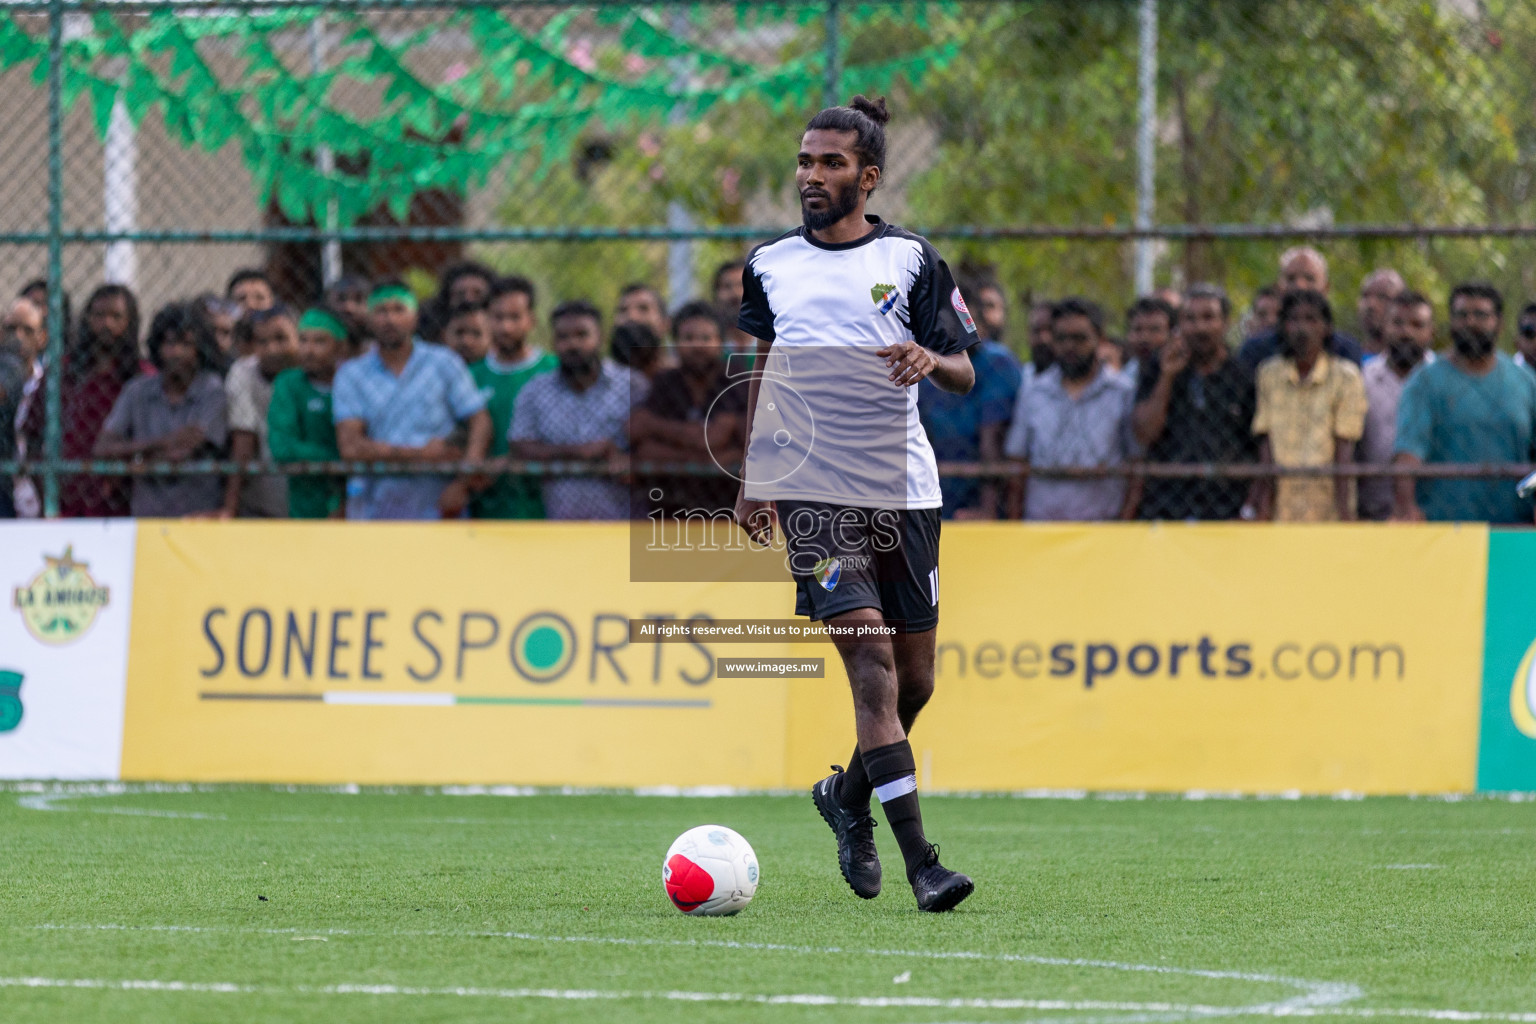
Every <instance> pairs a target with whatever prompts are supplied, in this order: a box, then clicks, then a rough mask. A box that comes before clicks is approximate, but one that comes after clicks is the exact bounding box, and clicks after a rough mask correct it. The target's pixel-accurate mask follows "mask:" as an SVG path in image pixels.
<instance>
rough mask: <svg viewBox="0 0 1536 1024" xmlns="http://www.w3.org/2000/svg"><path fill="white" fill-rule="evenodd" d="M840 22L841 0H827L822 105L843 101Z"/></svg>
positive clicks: (837, 103) (833, 104)
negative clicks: (825, 72)
mask: <svg viewBox="0 0 1536 1024" xmlns="http://www.w3.org/2000/svg"><path fill="white" fill-rule="evenodd" d="M841 22H842V2H841V0H827V42H826V46H827V81H826V85H825V87H824V92H823V96H822V100H823V102H822V105H823V106H827V107H835V106H837V105H839V104H840V103H842V102H843V101H842V98H841V97H842V93H843V57H842V47H843V41H842V24H841Z"/></svg>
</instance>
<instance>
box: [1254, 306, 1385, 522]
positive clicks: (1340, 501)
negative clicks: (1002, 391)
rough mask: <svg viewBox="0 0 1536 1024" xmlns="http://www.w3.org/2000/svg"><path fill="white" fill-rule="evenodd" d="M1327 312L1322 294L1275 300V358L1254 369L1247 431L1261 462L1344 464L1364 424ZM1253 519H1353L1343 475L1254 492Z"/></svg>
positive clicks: (1356, 384)
mask: <svg viewBox="0 0 1536 1024" xmlns="http://www.w3.org/2000/svg"><path fill="white" fill-rule="evenodd" d="M1332 333H1333V310H1332V309H1331V308H1330V307H1329V305H1328V300H1327V298H1325V297H1324V296H1323V294H1322V293H1321V292H1314V291H1291V292H1287V293H1286V294H1285V297H1284V298H1283V299H1282V300H1281V302H1280V341H1281V349H1280V354H1279V355H1277V356H1273V357H1271V358H1269V359H1267V360H1265V361H1264V362H1263V363H1262V364H1261V365H1260V366H1259V372H1258V381H1257V390H1258V408H1257V411H1256V412H1255V413H1254V417H1253V433H1254V435H1255V436H1257V437H1258V439H1259V461H1260V462H1263V463H1265V464H1268V465H1274V466H1327V465H1329V464H1331V463H1350V462H1353V461H1354V458H1355V442H1357V441H1359V440H1360V434H1361V432H1362V431H1363V429H1364V427H1365V409H1366V400H1365V384H1364V382H1363V380H1362V379H1361V376H1360V369H1359V367H1357V366H1355V364H1354V363H1352V362H1350V361H1349V360H1347V359H1340V358H1338V357H1337V356H1332V355H1329V354H1328V352H1327V351H1326V350H1325V349H1326V344H1327V341H1328V337H1329V335H1331V334H1332ZM1254 504H1255V506H1256V508H1255V510H1256V512H1257V513H1258V515H1257V518H1259V519H1271V518H1273V519H1274V520H1276V521H1277V522H1292V523H1319V522H1331V521H1336V520H1349V519H1354V518H1355V484H1354V480H1352V479H1350V478H1348V477H1342V476H1341V477H1335V478H1332V479H1330V478H1328V477H1288V478H1283V479H1280V480H1278V481H1277V480H1275V479H1273V478H1271V479H1269V480H1264V481H1261V482H1260V484H1259V486H1257V487H1256V488H1255V501H1254Z"/></svg>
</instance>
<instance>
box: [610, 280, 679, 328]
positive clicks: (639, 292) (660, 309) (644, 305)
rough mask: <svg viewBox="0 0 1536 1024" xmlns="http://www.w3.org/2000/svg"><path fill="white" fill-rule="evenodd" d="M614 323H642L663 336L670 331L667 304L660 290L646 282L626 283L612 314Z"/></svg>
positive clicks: (670, 325)
mask: <svg viewBox="0 0 1536 1024" xmlns="http://www.w3.org/2000/svg"><path fill="white" fill-rule="evenodd" d="M613 322H614V323H615V324H644V325H645V326H647V327H649V328H650V329H651V333H652V334H654V335H656V337H657V338H658V339H659V338H665V337H666V336H667V335H668V334H670V333H671V332H672V324H671V323H670V322H669V321H668V320H667V304H666V302H665V300H663V299H662V297H661V292H659V291H657V290H656V289H655V288H652V287H651V286H650V285H648V284H628V285H625V286H624V290H623V291H621V292H619V308H618V310H617V311H616V312H615V313H614V315H613Z"/></svg>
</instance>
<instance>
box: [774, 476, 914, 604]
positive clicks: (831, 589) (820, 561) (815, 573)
mask: <svg viewBox="0 0 1536 1024" xmlns="http://www.w3.org/2000/svg"><path fill="white" fill-rule="evenodd" d="M775 504H776V505H777V507H778V513H779V528H780V529H782V530H783V531H784V537H785V540H786V542H787V544H788V548H789V551H788V556H789V563H790V572H791V573H792V574H793V575H794V577H795V589H796V592H795V614H796V615H805V616H809V617H810V618H811V619H813V620H815V621H817V622H823V621H826V620H827V619H831V618H834V617H836V616H838V615H842V614H844V613H846V612H851V611H853V610H854V609H855V608H877V609H879V610H880V612H881V614H883V615H884V616H885V619H886V621H887V622H888V623H890V624H891V625H892V626H894V627H895V628H896V629H897V631H898V632H903V633H921V632H924V631H926V630H930V629H933V628H934V627H935V626H937V625H938V624H939V510H938V509H936V508H917V509H873V508H854V507H852V506H848V505H833V504H829V503H827V502H823V501H797V500H790V499H781V500H779V501H777V502H776V503H775Z"/></svg>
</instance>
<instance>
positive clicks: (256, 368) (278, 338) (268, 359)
mask: <svg viewBox="0 0 1536 1024" xmlns="http://www.w3.org/2000/svg"><path fill="white" fill-rule="evenodd" d="M245 322H246V324H247V325H248V326H249V328H250V331H251V339H252V345H251V347H252V349H253V351H252V352H251V354H250V355H248V356H245V357H244V358H242V359H239V360H236V362H235V365H234V366H231V367H230V368H229V377H228V379H227V380H226V381H225V383H224V394H225V397H226V398H227V399H228V401H229V457H230V459H231V460H233V461H235V462H250V461H252V460H254V459H257V458H260V459H262V460H268V459H271V458H272V447H271V444H270V442H269V439H268V436H267V411H268V408H269V407H270V406H271V404H272V387H273V382H274V381H276V380H277V375H278V374H280V373H282V372H284V371H285V370H289V369H292V368H293V367H294V366H297V365H298V362H299V321H298V317H297V316H295V315H294V313H293V311H292V310H290V309H289V308H288V307H287V306H284V305H282V304H278V305H276V306H272V307H270V308H268V309H262V310H257V311H256V312H254V313H249V314H247V315H246V316H245ZM223 512H224V515H225V516H227V517H229V518H233V517H235V516H249V517H257V518H261V519H283V518H286V517H287V515H288V478H287V477H285V476H279V475H263V476H256V477H243V476H238V475H236V476H231V477H230V478H229V481H228V482H227V483H226V484H225V489H224V510H223Z"/></svg>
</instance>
